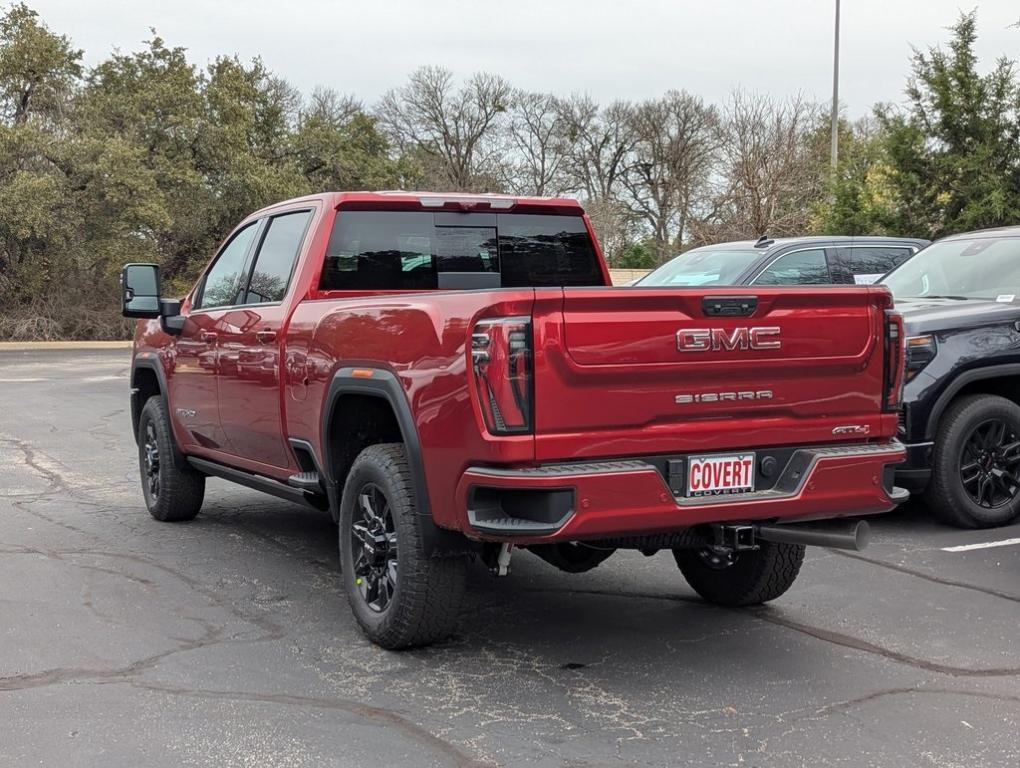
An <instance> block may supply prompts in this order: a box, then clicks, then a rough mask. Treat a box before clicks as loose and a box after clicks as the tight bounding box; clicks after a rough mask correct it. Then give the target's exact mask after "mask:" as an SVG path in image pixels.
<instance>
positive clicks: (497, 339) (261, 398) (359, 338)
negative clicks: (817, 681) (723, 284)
mask: <svg viewBox="0 0 1020 768" xmlns="http://www.w3.org/2000/svg"><path fill="white" fill-rule="evenodd" d="M122 287H123V300H124V314H125V315H126V316H128V317H137V318H143V320H141V321H140V322H139V323H138V326H137V331H136V334H135V343H134V355H133V363H132V372H131V377H132V378H131V384H132V396H131V397H132V400H131V403H132V408H131V414H132V419H133V426H134V430H135V435H136V437H137V440H138V449H139V459H140V467H141V474H142V489H143V493H144V496H145V503H146V505H147V507H148V510H149V512H150V513H151V514H152V515H153V516H154V517H155V518H157V519H158V520H166V521H175V520H188V519H191V518H193V517H195V515H197V514H198V512H199V508H200V507H201V505H202V498H203V493H204V489H205V480H206V477H208V476H215V477H220V478H225V479H227V480H231V481H234V482H237V483H240V484H242V485H246V486H249V487H251V488H256V489H259V490H262V491H265V492H267V493H270V494H274V495H276V496H279V497H282V498H285V499H289V500H292V501H297V502H301V503H305V504H308V505H311V506H313V507H317V508H320V509H322V510H324V511H328V512H330V513H331V514H332V516H333V518H334V519H335V520H336V521H337V522H338V524H339V545H340V562H341V570H342V578H343V583H344V587H345V590H346V594H347V596H348V599H349V602H350V605H351V608H352V610H353V612H354V615H355V617H356V618H357V620H358V622H359V624H360V625H361V627H362V628H363V630H364V631H365V633H366V634H367V635H368V637H369V638H371V639H372V640H373V641H374V642H376V643H378V644H379V645H381V646H384V647H387V648H400V647H407V646H411V645H420V644H424V643H428V642H432V641H435V640H437V639H441V638H443V637H445V636H447V635H448V634H449V633H450V632H451V631H452V629H453V628H454V625H455V622H456V618H457V613H458V606H459V604H460V602H461V598H462V596H463V593H464V589H465V581H466V574H467V566H468V562H469V561H470V559H471V558H472V557H481V558H482V560H483V561H484V562H485V563H486V564H487V565H488V566H489V567H490V569H491V570H492V571H493V572H494V573H497V574H500V575H502V574H505V573H506V571H507V566H508V564H509V560H510V554H511V551H512V550H513V549H514V548H515V547H519V548H526V549H528V550H530V551H531V552H533V553H535V554H536V555H538V556H540V557H542V558H543V559H544V560H546V561H548V562H549V563H552V564H553V565H555V566H557V567H559V568H561V569H562V570H565V571H570V572H579V571H583V570H587V569H589V568H592V567H594V566H596V565H598V564H599V563H600V562H602V561H603V560H605V558H606V557H608V556H609V555H610V554H611V553H612V552H613V551H614V550H616V549H637V550H640V551H642V552H644V553H646V554H651V553H653V552H656V551H659V550H663V549H667V550H671V551H672V553H673V555H674V557H675V559H676V563H677V565H678V566H679V568H680V570H681V571H682V573H683V575H684V577H685V578H686V579H687V581H688V582H689V583H690V585H691V586H692V587H693V588H694V589H695V590H696V591H697V592H698V593H699V594H700V595H701V596H702V597H704V598H705V599H707V600H710V601H713V602H716V603H720V604H723V605H750V604H756V603H761V602H764V601H767V600H771V599H773V598H775V597H777V596H779V595H780V594H782V593H783V592H784V591H786V589H788V588H789V586H790V585H791V584H792V582H793V580H794V579H795V578H796V576H797V573H798V571H799V569H800V565H801V561H802V559H803V556H804V545H806V544H822V545H827V546H850V547H859V546H861V545H862V543H863V541H862V540H863V538H864V536H865V534H866V532H867V531H866V528H867V526H866V524H861V523H857V524H856V525H850V526H849V528H848V523H847V521H842V522H840V523H839V526H840V527H839V528H838V529H834V528H833V527H832V526H831V525H830V526H829V527H826V526H825V525H821V524H819V523H817V522H815V523H809V524H807V525H805V521H818V520H822V519H827V518H840V517H849V516H855V515H865V514H874V513H878V512H885V511H888V510H889V509H891V508H892V507H893V506H894V505H895V504H896V503H897V502H898V501H900V500H902V498H905V496H906V493H905V492H904V491H901V490H900V489H897V488H894V487H893V483H892V478H893V467H894V465H895V464H897V463H898V462H900V461H901V460H902V459H903V457H904V453H903V449H902V447H901V446H900V444H899V443H898V442H896V440H895V437H894V436H895V434H896V428H897V413H896V409H897V405H898V401H899V397H900V391H901V388H902V378H903V358H904V354H903V346H902V344H903V339H902V335H903V334H902V332H901V322H900V318H899V316H898V315H897V314H896V313H894V312H892V311H891V299H890V296H889V293H888V292H887V291H886V289H885V288H883V287H878V286H860V287H857V286H847V287H826V288H818V287H795V288H791V287H782V288H780V287H758V286H741V287H735V288H719V287H713V288H711V289H699V288H660V287H655V288H640V287H637V288H613V287H610V280H609V275H608V272H607V269H606V265H605V262H604V260H603V258H602V254H601V251H600V247H599V244H598V242H597V240H596V238H595V237H594V235H593V232H592V228H591V224H590V222H589V221H588V218H587V217H586V216H585V214H584V211H583V210H582V209H581V207H580V206H579V205H578V204H577V203H576V202H575V201H572V200H567V199H558V198H556V199H554V198H513V197H504V196H498V195H473V196H469V195H447V194H425V193H406V192H373V193H369V192H357V193H331V194H322V195H315V196H311V197H305V198H300V199H297V200H290V201H287V202H284V203H280V204H279V205H274V206H271V207H269V208H265V209H264V210H261V211H258V212H257V213H254V214H252V215H251V216H249V217H248V218H246V219H245V220H244V221H242V222H241V224H240V225H239V226H238V227H237V228H236V229H235V230H234V231H233V232H232V233H231V235H230V236H229V237H228V238H227V240H226V241H225V242H224V244H223V245H222V247H221V248H220V250H219V252H218V253H217V255H216V257H215V258H214V259H213V260H212V262H211V263H210V265H209V266H208V268H207V269H206V270H205V272H204V273H203V275H202V277H201V279H199V281H198V283H197V284H196V285H195V287H194V288H193V289H192V291H191V292H190V293H189V294H188V295H187V296H186V297H185V298H183V299H181V300H171V299H165V298H162V297H161V295H160V284H159V270H158V267H156V266H155V265H146V264H129V265H127V266H126V267H125V268H124V273H123V276H122Z"/></svg>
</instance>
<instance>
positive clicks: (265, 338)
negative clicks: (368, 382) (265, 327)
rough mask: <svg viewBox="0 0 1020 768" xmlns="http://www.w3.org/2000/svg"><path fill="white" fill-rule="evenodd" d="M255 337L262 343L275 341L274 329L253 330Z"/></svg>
mask: <svg viewBox="0 0 1020 768" xmlns="http://www.w3.org/2000/svg"><path fill="white" fill-rule="evenodd" d="M255 338H256V339H258V340H259V341H260V342H262V343H263V344H268V343H269V342H271V341H276V331H255Z"/></svg>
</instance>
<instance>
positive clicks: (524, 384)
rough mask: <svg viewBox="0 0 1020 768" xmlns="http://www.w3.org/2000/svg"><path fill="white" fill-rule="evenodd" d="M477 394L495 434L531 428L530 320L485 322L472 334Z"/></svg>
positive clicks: (488, 424) (515, 318) (517, 319)
mask: <svg viewBox="0 0 1020 768" xmlns="http://www.w3.org/2000/svg"><path fill="white" fill-rule="evenodd" d="M471 365H472V369H473V370H474V375H475V392H476V394H477V395H478V402H479V405H481V409H482V415H483V416H484V417H485V426H486V428H487V429H488V430H489V432H491V433H492V434H494V435H504V434H513V433H517V432H529V431H531V428H532V413H531V412H532V400H533V397H532V368H531V365H532V362H531V319H530V318H528V317H505V318H499V319H496V320H483V321H482V322H480V323H478V325H476V326H475V328H474V331H473V332H472V333H471Z"/></svg>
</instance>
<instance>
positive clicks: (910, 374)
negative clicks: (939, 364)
mask: <svg viewBox="0 0 1020 768" xmlns="http://www.w3.org/2000/svg"><path fill="white" fill-rule="evenodd" d="M937 351H938V349H937V345H936V343H935V337H934V336H932V335H931V334H928V335H926V336H910V337H908V338H907V374H906V375H907V381H910V380H911V379H913V378H914V377H915V376H917V374H919V373H920V372H921V371H922V370H924V367H925V366H926V365H928V363H930V362H931V361H932V360H934V359H935V353H936V352H937Z"/></svg>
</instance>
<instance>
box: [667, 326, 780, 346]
mask: <svg viewBox="0 0 1020 768" xmlns="http://www.w3.org/2000/svg"><path fill="white" fill-rule="evenodd" d="M782 346H783V342H782V341H780V339H779V328H777V327H776V326H774V325H769V326H755V327H752V328H747V327H743V328H734V329H733V330H731V331H728V330H726V329H725V328H682V329H681V330H679V331H677V332H676V348H677V349H678V350H679V351H681V352H708V351H710V350H713V351H714V350H721V349H779V348H781V347H782Z"/></svg>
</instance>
